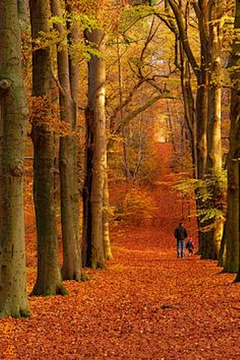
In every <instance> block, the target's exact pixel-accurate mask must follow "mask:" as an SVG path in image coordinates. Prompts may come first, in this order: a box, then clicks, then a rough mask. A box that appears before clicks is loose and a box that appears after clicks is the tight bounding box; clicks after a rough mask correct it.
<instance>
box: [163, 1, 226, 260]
mask: <svg viewBox="0 0 240 360" xmlns="http://www.w3.org/2000/svg"><path fill="white" fill-rule="evenodd" d="M168 2H169V4H170V6H171V8H172V10H173V13H174V15H175V18H176V23H177V27H178V37H179V41H180V43H181V46H182V48H183V50H184V52H185V54H186V56H187V58H188V61H189V63H190V64H191V68H192V71H193V73H194V74H195V76H196V79H197V91H196V98H195V109H196V126H195V128H196V147H197V148H196V160H197V162H196V163H195V165H196V166H197V171H196V173H197V178H198V179H204V178H205V177H206V176H207V177H210V176H213V177H214V178H215V179H216V176H217V174H218V173H219V172H220V171H221V166H222V154H221V84H220V81H219V77H220V72H221V64H220V58H221V39H222V37H221V31H222V21H221V17H222V5H221V2H219V1H217V0H216V1H212V2H208V1H205V0H203V1H200V0H199V1H193V3H192V4H193V8H194V11H195V14H196V18H197V20H198V28H199V40H200V45H199V47H200V49H199V53H200V61H199V62H198V61H197V56H196V55H195V54H194V51H193V49H192V47H191V44H190V41H189V37H188V31H187V29H188V27H187V26H186V20H187V19H186V18H185V19H184V18H183V15H182V14H183V13H185V14H186V13H188V12H189V11H190V10H189V9H188V6H189V3H188V2H187V3H186V9H185V10H184V12H183V11H182V7H183V3H182V2H181V1H179V3H178V4H177V3H176V2H175V1H172V0H168ZM174 29H175V28H174ZM175 33H176V31H175ZM185 90H186V88H185ZM185 99H187V96H186V95H185ZM185 108H187V106H185ZM192 128H193V127H192ZM192 138H193V139H194V137H192ZM193 154H194V153H193ZM194 161H195V159H194ZM212 184H215V194H217V195H218V199H222V198H223V196H222V195H223V194H222V189H221V187H220V183H218V182H217V181H215V182H213V183H212ZM210 202H211V201H209V203H208V206H210V207H214V206H217V207H218V208H219V210H221V209H222V201H220V203H219V204H216V202H215V201H214V200H213V201H212V203H210ZM197 207H198V210H201V212H202V211H205V212H206V210H207V209H206V206H205V204H203V203H202V202H201V201H199V200H198V201H197ZM200 218H201V216H200ZM203 224H204V226H205V227H206V225H207V227H208V228H210V229H211V231H210V232H207V233H201V234H200V253H201V255H202V257H203V258H212V259H217V258H219V253H220V243H221V238H222V233H223V221H219V219H218V218H217V217H214V218H213V219H208V220H207V221H204V222H203Z"/></svg>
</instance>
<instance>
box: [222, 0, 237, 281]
mask: <svg viewBox="0 0 240 360" xmlns="http://www.w3.org/2000/svg"><path fill="white" fill-rule="evenodd" d="M239 29H240V1H239V0H236V15H235V34H234V41H233V48H232V56H231V58H230V66H229V69H230V71H231V72H232V74H231V77H232V98H231V129H230V150H229V156H228V159H229V160H228V203H227V206H228V208H227V220H226V227H225V241H226V263H225V266H224V271H226V272H238V274H237V277H236V281H238V282H239V281H240V244H239V242H240V234H239V232H240V80H239V79H240V55H239V54H240V42H239Z"/></svg>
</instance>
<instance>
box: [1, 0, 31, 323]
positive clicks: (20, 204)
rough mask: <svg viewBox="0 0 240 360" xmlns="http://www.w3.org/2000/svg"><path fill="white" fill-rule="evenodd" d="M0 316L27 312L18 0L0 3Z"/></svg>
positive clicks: (24, 125)
mask: <svg viewBox="0 0 240 360" xmlns="http://www.w3.org/2000/svg"><path fill="white" fill-rule="evenodd" d="M0 79H1V80H0V229H1V232H0V316H1V317H7V316H11V317H21V316H28V315H29V306H28V298H27V290H26V259H25V227H24V197H23V193H24V190H23V181H24V149H25V141H26V129H27V121H28V109H27V101H26V93H25V88H24V83H23V76H22V66H21V33H20V27H19V18H18V8H17V2H16V1H13V0H11V1H9V0H7V1H6V0H2V1H1V2H0Z"/></svg>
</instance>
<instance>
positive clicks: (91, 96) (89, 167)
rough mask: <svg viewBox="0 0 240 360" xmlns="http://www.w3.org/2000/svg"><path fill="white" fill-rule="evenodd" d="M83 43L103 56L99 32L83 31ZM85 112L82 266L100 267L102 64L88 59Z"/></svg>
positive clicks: (102, 258)
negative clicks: (85, 40)
mask: <svg viewBox="0 0 240 360" xmlns="http://www.w3.org/2000/svg"><path fill="white" fill-rule="evenodd" d="M85 36H86V39H87V40H88V41H89V42H90V43H92V44H95V46H96V48H97V50H98V51H100V52H101V53H103V54H104V51H105V35H104V33H103V32H102V31H101V30H99V29H94V30H92V31H91V32H89V31H86V33H85ZM88 72H89V73H88V106H87V110H86V122H87V129H86V179H85V184H84V189H83V191H84V195H83V199H84V216H83V217H84V225H83V226H84V232H83V235H84V238H83V243H84V244H83V264H84V265H86V266H90V267H92V268H98V267H100V268H101V267H104V266H105V256H104V240H103V198H104V192H103V190H104V180H105V175H104V174H105V162H106V120H105V81H106V75H105V60H104V58H103V57H102V58H100V57H97V56H96V55H92V56H91V59H90V60H89V62H88Z"/></svg>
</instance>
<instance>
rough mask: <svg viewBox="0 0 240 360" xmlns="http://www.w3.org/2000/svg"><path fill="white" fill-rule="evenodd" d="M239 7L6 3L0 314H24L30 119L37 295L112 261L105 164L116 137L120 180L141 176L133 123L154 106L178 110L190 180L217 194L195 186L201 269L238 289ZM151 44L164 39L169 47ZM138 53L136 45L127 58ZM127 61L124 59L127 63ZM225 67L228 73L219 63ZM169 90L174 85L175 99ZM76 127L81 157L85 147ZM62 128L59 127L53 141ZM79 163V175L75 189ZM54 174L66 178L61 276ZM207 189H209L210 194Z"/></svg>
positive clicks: (57, 290)
mask: <svg viewBox="0 0 240 360" xmlns="http://www.w3.org/2000/svg"><path fill="white" fill-rule="evenodd" d="M239 5H240V4H239V1H238V0H236V1H235V3H234V2H232V3H229V2H228V3H227V2H222V1H220V0H213V1H207V0H198V1H193V2H188V1H172V0H166V1H110V0H109V1H103V2H101V4H100V3H98V2H97V1H94V0H91V1H85V0H82V1H78V2H74V1H68V0H66V1H65V2H64V3H62V2H60V1H59V0H49V1H46V0H37V1H34V0H30V1H29V3H28V1H26V0H18V1H17V0H11V1H10V3H9V0H8V1H6V0H3V1H2V2H1V4H0V35H1V36H0V51H1V57H0V99H1V102H0V206H1V209H0V229H1V234H0V266H1V270H0V271H1V273H0V315H1V316H14V317H19V316H28V315H29V305H28V297H27V292H26V261H25V224H24V156H25V143H26V138H27V132H28V128H29V118H30V125H31V130H30V137H31V140H32V144H33V149H34V151H33V154H34V155H33V157H34V159H33V197H34V205H35V217H36V230H37V253H38V260H37V279H36V283H35V286H34V288H33V290H32V294H33V295H54V294H62V295H64V294H66V293H67V290H66V289H65V287H64V284H63V280H76V281H81V280H82V279H83V277H84V274H83V272H82V267H83V266H88V267H91V268H93V269H96V268H101V267H104V266H105V263H106V260H108V259H112V253H111V245H110V237H109V219H108V217H109V211H108V209H109V189H108V186H109V181H108V175H109V172H108V162H109V157H110V156H111V149H112V146H113V143H114V140H115V139H116V137H117V136H118V135H119V134H120V135H121V138H122V139H123V140H122V148H123V150H122V151H123V172H124V175H125V178H126V179H127V180H129V179H131V178H132V177H133V176H134V174H135V173H136V172H137V169H138V167H139V163H138V165H136V166H135V167H131V160H130V156H129V152H128V147H127V142H128V139H129V124H130V122H131V121H132V120H133V119H134V118H136V116H138V115H139V114H142V113H143V112H144V111H145V110H146V109H149V108H150V107H151V106H154V104H155V105H156V104H157V103H158V102H159V101H161V100H162V99H175V98H176V97H178V96H181V98H182V101H183V106H184V122H183V131H184V133H185V134H187V135H186V136H187V138H188V144H189V149H190V152H191V156H192V177H193V179H197V180H204V181H205V180H209V179H214V181H211V182H210V184H211V185H209V186H210V187H211V191H212V189H214V196H213V197H212V198H211V199H208V201H207V202H204V201H203V198H201V197H200V196H199V192H200V190H199V188H198V187H196V188H195V192H196V199H197V200H196V206H197V209H198V211H199V228H200V227H201V225H200V223H201V224H202V223H204V225H206V226H208V227H209V229H210V231H208V232H201V233H200V250H199V251H200V253H201V255H202V257H203V258H211V259H218V260H219V262H220V263H221V264H222V265H223V266H224V270H225V271H229V272H238V276H237V281H239V277H240V272H239V248H240V247H239V223H240V221H239V219H240V215H239V214H240V212H239V179H240V171H239V169H240V164H239ZM28 10H29V12H28ZM233 19H235V21H233ZM226 28H228V29H229V32H230V33H231V38H229V35H228V36H227V35H226ZM136 29H137V30H138V32H137V34H136ZM163 29H165V30H164V31H163ZM165 31H166V32H165ZM159 34H162V35H163V36H165V39H164V41H163V39H162V38H161V36H160V35H159ZM26 39H27V40H26ZM161 41H163V42H162V44H163V47H162V48H161V47H159V44H160V43H161ZM26 42H27V44H28V45H29V46H31V48H30V50H31V51H30V57H31V59H30V60H28V61H29V63H30V64H31V65H30V66H31V69H32V73H31V76H30V81H29V82H30V86H27V81H26V78H24V75H23V73H24V71H23V70H24V57H23V53H24V50H23V48H24V44H25V45H26ZM135 44H136V46H137V48H136V47H134V48H133V49H134V50H131V46H132V45H134V46H135ZM136 49H137V51H136ZM226 49H227V50H226ZM126 52H129V53H130V55H128V58H127V59H126V58H125V53H126ZM226 58H227V59H228V66H227V71H226V69H225V68H224V66H223V60H225V59H226ZM127 67H128V73H127V75H124V71H125V72H126V68H127ZM109 69H114V70H112V72H110V70H109ZM225 73H227V75H226V74H225ZM229 74H230V75H229ZM81 75H82V77H81ZM224 76H225V77H224ZM83 78H86V79H87V80H86V81H85V83H84V81H83ZM171 79H174V81H179V83H180V85H181V94H180V95H179V92H178V93H177V92H176V87H178V86H175V85H173V84H172V80H171ZM127 80H128V81H127ZM225 81H226V82H227V84H228V86H227V87H228V88H229V89H230V91H231V108H230V119H231V129H230V145H229V154H228V159H227V170H228V190H227V211H226V220H225V218H224V217H223V216H222V213H223V207H224V204H223V199H224V192H223V189H222V186H221V177H220V176H219V174H220V172H221V170H222V167H223V165H222V151H221V114H222V109H221V106H222V89H223V88H224V85H225ZM84 84H86V86H85V85H84ZM29 88H30V91H31V95H30V94H29V93H28V92H29ZM84 91H85V93H84ZM143 94H144V96H143ZM29 97H31V112H30V113H29V108H30V107H29V101H28V99H29ZM83 98H85V100H84V101H83V100H82V99H83ZM82 104H83V105H82ZM133 104H134V105H135V106H133ZM80 113H81V114H80ZM81 116H83V117H84V129H85V130H84V134H85V140H84V154H81V150H80V149H81V147H80V146H79V145H80V144H79V118H80V117H81ZM57 119H58V120H60V121H59V122H57V124H59V128H60V130H59V129H58V130H57V131H56V121H57ZM56 149H57V150H58V153H57V156H56ZM81 156H82V157H83V158H84V165H83V166H84V170H83V173H84V175H83V177H82V179H81V181H82V186H81V187H80V182H79V157H81ZM56 173H58V174H59V179H60V210H61V238H62V244H63V264H62V267H61V269H60V268H59V259H58V253H59V251H58V230H57V216H56V215H57V214H56V194H55V193H56V186H55V185H56V184H55V178H56ZM206 183H207V184H209V182H206ZM208 191H209V188H208V186H206V188H205V193H206V194H207V193H208ZM80 194H81V196H80ZM80 199H82V204H83V221H82V222H83V225H82V239H80V237H81V236H80V229H79V227H80V226H79V224H80V202H81V201H80ZM208 208H214V209H216V210H217V211H216V213H215V214H214V216H213V217H211V218H207V219H205V218H204V217H203V215H201V214H203V213H204V210H206V209H208ZM219 214H220V215H219Z"/></svg>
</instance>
